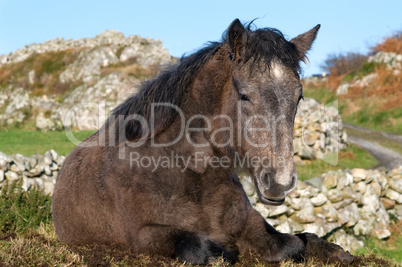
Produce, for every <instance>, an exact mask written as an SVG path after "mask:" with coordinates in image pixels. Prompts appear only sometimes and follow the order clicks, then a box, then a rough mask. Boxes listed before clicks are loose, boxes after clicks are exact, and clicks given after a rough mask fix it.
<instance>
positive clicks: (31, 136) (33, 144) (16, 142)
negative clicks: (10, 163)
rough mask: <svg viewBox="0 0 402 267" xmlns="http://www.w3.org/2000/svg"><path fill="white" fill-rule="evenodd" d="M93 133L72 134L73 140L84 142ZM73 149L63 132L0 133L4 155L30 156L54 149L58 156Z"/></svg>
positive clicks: (0, 148) (0, 146)
mask: <svg viewBox="0 0 402 267" xmlns="http://www.w3.org/2000/svg"><path fill="white" fill-rule="evenodd" d="M93 132H94V131H78V132H73V134H74V136H75V138H77V139H78V140H81V141H82V140H84V139H85V138H86V137H88V136H90V135H91V134H92V133H93ZM74 147H75V145H74V144H73V143H72V142H71V141H70V140H69V139H68V138H67V136H66V133H65V132H64V131H61V132H38V131H32V130H31V131H25V130H23V129H12V130H3V131H0V151H1V152H3V153H6V154H14V153H19V154H22V155H24V156H30V155H33V154H36V153H39V154H43V153H44V152H46V151H48V150H50V149H54V150H56V152H57V153H59V154H60V155H66V154H68V153H70V151H71V150H72V149H73V148H74Z"/></svg>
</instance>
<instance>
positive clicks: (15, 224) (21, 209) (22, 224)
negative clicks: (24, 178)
mask: <svg viewBox="0 0 402 267" xmlns="http://www.w3.org/2000/svg"><path fill="white" fill-rule="evenodd" d="M0 192H1V193H0V233H1V232H3V233H6V232H16V233H24V232H27V231H29V230H30V229H35V228H37V227H39V225H40V224H41V223H44V224H48V223H50V221H51V197H50V196H49V195H45V194H43V193H42V192H40V191H38V190H36V189H35V188H33V189H31V190H30V191H28V192H26V191H25V190H24V189H22V187H21V183H20V182H19V183H11V184H8V182H6V183H5V184H4V185H3V187H2V188H1V191H0Z"/></svg>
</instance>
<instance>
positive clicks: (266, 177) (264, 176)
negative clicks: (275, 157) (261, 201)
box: [261, 172, 270, 190]
mask: <svg viewBox="0 0 402 267" xmlns="http://www.w3.org/2000/svg"><path fill="white" fill-rule="evenodd" d="M269 179H270V177H269V173H268V172H263V173H261V182H262V184H263V186H264V189H265V190H268V189H269V187H270V181H269Z"/></svg>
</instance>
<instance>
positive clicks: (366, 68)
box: [343, 62, 379, 82]
mask: <svg viewBox="0 0 402 267" xmlns="http://www.w3.org/2000/svg"><path fill="white" fill-rule="evenodd" d="M378 65H379V64H378V63H375V62H366V63H364V64H363V66H361V67H360V68H359V69H357V70H355V71H352V72H351V73H349V74H347V75H346V76H345V77H344V78H343V81H345V82H351V81H353V80H354V79H356V77H357V78H358V79H361V78H362V77H364V76H366V75H368V74H370V73H372V72H374V70H375V67H376V66H378Z"/></svg>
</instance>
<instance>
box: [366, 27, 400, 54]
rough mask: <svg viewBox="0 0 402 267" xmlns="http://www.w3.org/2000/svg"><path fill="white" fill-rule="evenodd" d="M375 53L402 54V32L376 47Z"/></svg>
mask: <svg viewBox="0 0 402 267" xmlns="http://www.w3.org/2000/svg"><path fill="white" fill-rule="evenodd" d="M373 51H374V52H378V51H382V52H387V53H390V52H393V53H397V54H402V31H399V32H397V33H396V34H394V35H393V36H391V37H388V38H386V39H385V40H384V41H383V42H382V43H380V44H378V45H376V46H375V47H374V48H373Z"/></svg>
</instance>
